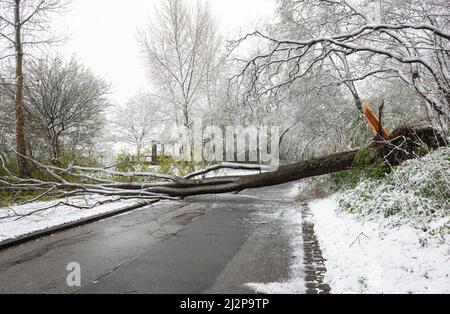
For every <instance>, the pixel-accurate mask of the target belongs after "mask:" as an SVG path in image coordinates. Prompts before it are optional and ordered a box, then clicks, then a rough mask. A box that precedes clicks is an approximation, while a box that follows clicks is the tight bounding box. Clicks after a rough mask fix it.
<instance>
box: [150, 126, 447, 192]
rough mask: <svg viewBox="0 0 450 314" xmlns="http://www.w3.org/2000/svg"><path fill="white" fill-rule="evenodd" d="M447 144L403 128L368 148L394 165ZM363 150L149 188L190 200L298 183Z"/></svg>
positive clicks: (335, 168) (336, 168)
mask: <svg viewBox="0 0 450 314" xmlns="http://www.w3.org/2000/svg"><path fill="white" fill-rule="evenodd" d="M444 145H446V143H445V140H444V138H443V137H442V136H441V135H439V134H438V133H437V132H435V130H433V129H429V128H427V129H420V130H413V129H410V128H403V129H399V130H396V131H394V132H393V133H392V134H391V135H390V137H389V138H388V139H387V140H385V141H384V140H383V141H376V142H374V143H372V144H371V145H370V146H368V147H366V148H365V149H367V150H370V151H371V152H372V153H373V156H374V157H375V158H376V159H377V161H378V162H381V161H384V162H386V163H388V164H389V165H391V166H395V165H398V164H399V163H401V162H403V161H405V160H408V159H413V158H416V157H417V156H420V155H423V154H424V153H426V152H428V151H429V150H430V149H436V148H438V147H440V146H444ZM360 152H361V150H354V151H348V152H343V153H336V154H332V155H329V156H325V157H321V158H315V159H310V160H306V161H301V162H299V163H296V164H292V165H287V166H282V167H279V168H278V170H276V171H274V172H266V173H261V174H255V175H250V176H239V177H218V178H209V179H203V180H192V181H191V182H187V183H186V182H183V183H172V184H167V185H164V186H160V187H151V188H148V189H146V191H148V192H154V193H160V194H165V195H169V196H173V197H188V196H194V195H202V194H221V193H230V192H240V191H243V190H246V189H253V188H261V187H268V186H274V185H279V184H283V183H288V182H293V181H297V180H300V179H303V178H309V177H315V176H321V175H325V174H331V173H336V172H340V171H345V170H349V169H351V168H352V167H353V166H354V165H355V161H356V159H357V156H358V154H359V153H360Z"/></svg>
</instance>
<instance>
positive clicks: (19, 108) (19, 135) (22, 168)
mask: <svg viewBox="0 0 450 314" xmlns="http://www.w3.org/2000/svg"><path fill="white" fill-rule="evenodd" d="M14 22H15V32H16V34H15V52H16V95H15V105H16V146H17V152H18V153H19V154H20V155H19V156H18V167H19V174H20V176H21V177H27V176H29V174H30V173H29V165H28V160H27V159H26V158H25V157H23V156H27V150H26V141H25V117H24V110H23V45H22V25H21V21H20V0H16V3H15V14H14Z"/></svg>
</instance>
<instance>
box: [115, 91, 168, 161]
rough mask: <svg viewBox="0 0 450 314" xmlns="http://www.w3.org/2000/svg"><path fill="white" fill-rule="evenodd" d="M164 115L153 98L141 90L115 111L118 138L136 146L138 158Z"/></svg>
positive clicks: (162, 120)
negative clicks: (118, 132)
mask: <svg viewBox="0 0 450 314" xmlns="http://www.w3.org/2000/svg"><path fill="white" fill-rule="evenodd" d="M164 116H165V115H164V114H163V111H162V108H161V105H160V104H159V103H158V102H157V101H156V100H155V98H154V97H152V96H151V95H148V94H146V93H143V92H139V93H138V94H136V95H135V96H133V97H132V98H131V99H130V100H129V101H128V102H127V104H126V106H125V107H123V108H120V109H119V110H118V111H117V114H116V117H115V119H114V120H115V121H114V122H115V124H117V126H118V127H119V129H120V138H121V139H122V140H123V141H125V142H127V143H130V144H132V145H134V146H135V147H136V155H137V157H138V160H139V157H140V155H141V153H142V149H143V148H144V146H145V145H146V144H149V142H150V141H151V140H152V135H155V134H156V133H155V132H156V128H157V127H158V126H161V123H163V122H164ZM153 139H154V138H153Z"/></svg>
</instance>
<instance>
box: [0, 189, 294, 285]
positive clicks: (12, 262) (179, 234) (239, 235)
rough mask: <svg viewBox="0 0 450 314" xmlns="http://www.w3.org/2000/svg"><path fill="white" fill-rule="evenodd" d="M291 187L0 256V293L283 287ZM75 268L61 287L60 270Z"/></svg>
mask: <svg viewBox="0 0 450 314" xmlns="http://www.w3.org/2000/svg"><path fill="white" fill-rule="evenodd" d="M292 188H293V185H292V184H288V185H282V186H278V187H272V188H264V189H259V190H252V191H247V192H243V193H241V194H239V195H232V194H227V195H215V196H202V197H195V198H190V199H187V200H185V201H180V202H170V203H169V202H167V203H160V204H156V205H153V206H149V207H146V208H144V209H141V210H138V211H135V212H132V213H129V214H125V215H122V216H118V217H114V218H109V219H107V220H104V221H100V222H97V223H93V224H90V225H86V226H83V227H79V228H76V229H72V230H68V231H65V232H61V233H58V234H55V235H54V236H51V237H47V238H44V239H40V240H39V241H34V242H31V243H28V244H24V245H22V246H20V247H15V248H12V249H9V250H5V251H0V293H130V294H135V293H187V294H200V293H253V291H252V290H249V289H247V288H246V287H245V286H244V285H245V284H246V283H250V282H277V281H283V280H284V279H287V277H288V276H289V272H290V265H291V247H290V244H289V236H288V232H286V230H285V229H284V225H283V223H282V222H280V221H278V219H277V218H276V217H277V215H274V214H275V213H277V212H279V211H280V210H283V208H284V207H286V208H287V207H292V206H299V205H298V204H297V203H295V201H294V196H293V194H292ZM71 262H77V263H79V264H80V266H81V279H82V286H81V287H77V288H71V287H68V285H67V283H66V277H67V275H68V271H67V270H66V267H67V265H68V264H69V263H71Z"/></svg>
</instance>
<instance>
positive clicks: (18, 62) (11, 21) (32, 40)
mask: <svg viewBox="0 0 450 314" xmlns="http://www.w3.org/2000/svg"><path fill="white" fill-rule="evenodd" d="M67 3H68V2H67V1H66V0H0V38H1V39H3V40H4V41H6V50H7V51H8V53H6V55H5V56H3V58H7V57H15V61H14V63H15V80H14V81H15V113H16V146H17V151H18V152H19V153H20V155H19V156H18V166H19V172H20V175H21V176H22V177H26V176H28V175H29V167H28V162H27V159H26V158H25V157H24V156H27V149H26V147H27V145H26V136H25V116H24V108H23V104H24V57H25V55H26V53H27V51H26V50H27V48H29V47H33V46H36V45H42V44H49V43H51V42H54V41H55V40H56V38H55V37H54V36H52V35H51V34H50V33H49V31H48V30H49V25H50V22H51V16H52V14H53V13H56V12H58V11H60V10H61V9H62V8H64V7H65V6H66V5H67Z"/></svg>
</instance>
